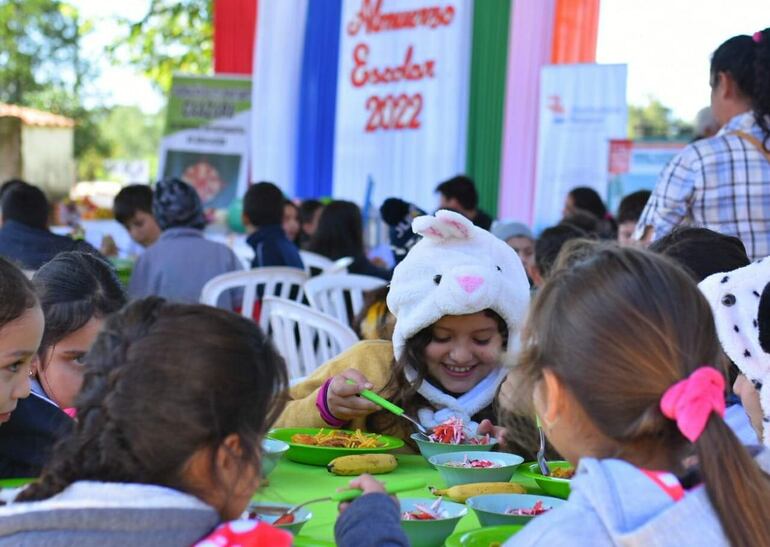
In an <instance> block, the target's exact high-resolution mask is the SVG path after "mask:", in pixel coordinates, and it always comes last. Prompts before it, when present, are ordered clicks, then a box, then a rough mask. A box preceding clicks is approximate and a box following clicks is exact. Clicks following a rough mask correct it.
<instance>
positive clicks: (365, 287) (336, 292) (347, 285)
mask: <svg viewBox="0 0 770 547" xmlns="http://www.w3.org/2000/svg"><path fill="white" fill-rule="evenodd" d="M385 285H387V281H384V280H382V279H380V278H379V277H372V276H368V275H357V274H339V275H319V276H318V277H314V278H312V279H308V281H307V283H305V296H307V300H308V302H310V305H311V306H312V307H313V308H315V309H317V310H318V311H320V312H323V313H325V314H327V315H330V316H332V317H334V318H335V319H337V320H339V321H341V322H343V323H345V324H346V325H351V324H352V322H353V319H354V318H355V316H356V315H358V314H359V313H361V310H362V309H363V307H364V293H365V292H367V291H373V290H375V289H379V288H380V287H384V286H385ZM346 296H347V298H349V300H348V299H346ZM348 302H349V305H350V308H351V309H350V310H348Z"/></svg>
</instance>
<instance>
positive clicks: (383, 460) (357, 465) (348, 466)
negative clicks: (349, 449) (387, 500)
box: [326, 454, 398, 476]
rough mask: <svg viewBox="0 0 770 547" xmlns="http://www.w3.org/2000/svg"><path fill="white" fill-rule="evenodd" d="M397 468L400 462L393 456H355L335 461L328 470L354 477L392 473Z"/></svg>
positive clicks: (343, 457) (328, 466)
mask: <svg viewBox="0 0 770 547" xmlns="http://www.w3.org/2000/svg"><path fill="white" fill-rule="evenodd" d="M396 467H398V462H397V461H396V458H395V457H393V455H391V454H354V455H352V456H340V457H339V458H335V459H333V460H332V461H331V462H329V465H327V466H326V469H328V470H329V472H330V473H334V474H335V475H344V476H352V475H360V474H362V473H369V474H370V475H379V474H382V473H390V472H391V471H393V470H394V469H395V468H396Z"/></svg>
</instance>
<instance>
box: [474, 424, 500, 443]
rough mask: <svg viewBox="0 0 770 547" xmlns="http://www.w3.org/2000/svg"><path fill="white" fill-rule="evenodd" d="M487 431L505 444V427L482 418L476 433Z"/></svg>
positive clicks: (485, 432)
mask: <svg viewBox="0 0 770 547" xmlns="http://www.w3.org/2000/svg"><path fill="white" fill-rule="evenodd" d="M487 433H489V435H490V436H492V437H494V438H495V439H497V442H498V443H500V444H503V437H504V436H505V428H504V427H500V426H498V425H494V424H492V422H491V421H489V420H482V421H481V423H480V424H479V428H478V429H477V430H476V434H477V435H486V434H487Z"/></svg>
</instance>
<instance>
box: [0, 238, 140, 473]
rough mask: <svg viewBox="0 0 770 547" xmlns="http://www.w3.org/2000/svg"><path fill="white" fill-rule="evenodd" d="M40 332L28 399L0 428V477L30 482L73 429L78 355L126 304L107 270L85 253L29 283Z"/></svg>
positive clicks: (57, 262) (55, 263)
mask: <svg viewBox="0 0 770 547" xmlns="http://www.w3.org/2000/svg"><path fill="white" fill-rule="evenodd" d="M33 283H34V285H35V290H36V291H37V293H38V295H39V298H40V305H41V306H42V309H43V314H44V316H45V331H44V334H43V339H42V342H41V344H40V348H39V350H38V352H37V358H36V359H34V361H33V362H32V378H31V383H32V396H31V397H29V398H28V399H25V400H24V401H22V402H20V403H19V406H18V409H17V411H16V412H15V413H14V414H13V416H12V417H11V420H10V421H9V422H8V423H7V424H6V427H3V428H2V429H0V477H3V478H9V477H34V476H37V474H38V473H39V472H40V469H41V467H42V466H43V464H44V463H45V462H46V461H47V459H48V457H49V456H50V454H51V448H52V446H53V444H54V442H55V441H56V440H57V439H58V438H59V437H60V436H61V435H63V434H65V433H68V432H69V431H70V430H71V428H72V423H71V422H72V420H71V418H70V416H68V414H67V413H65V410H67V409H69V408H71V407H73V406H74V404H75V397H76V396H77V394H78V392H79V391H80V387H81V385H82V382H83V364H82V359H83V356H84V355H85V354H86V353H87V352H88V350H89V349H90V348H91V345H92V344H93V342H94V340H95V339H96V335H97V334H98V333H99V331H100V330H101V328H102V325H103V323H104V320H105V318H106V317H107V316H108V315H109V314H111V313H113V312H115V311H117V310H119V309H120V308H121V307H123V305H124V304H125V301H126V299H125V294H124V293H123V288H122V286H121V285H120V281H118V278H117V276H116V275H115V272H114V271H113V270H112V268H111V266H110V265H109V264H108V263H107V262H105V261H104V260H102V259H100V258H98V257H96V256H94V255H90V254H87V253H78V252H70V253H62V254H60V255H58V256H57V257H56V258H54V259H53V260H52V261H50V262H49V263H48V264H46V265H45V266H43V267H42V268H40V270H38V271H37V273H36V274H35V277H34V278H33Z"/></svg>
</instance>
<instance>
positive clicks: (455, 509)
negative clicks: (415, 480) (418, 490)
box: [398, 498, 468, 547]
mask: <svg viewBox="0 0 770 547" xmlns="http://www.w3.org/2000/svg"><path fill="white" fill-rule="evenodd" d="M398 501H399V504H400V505H401V513H404V512H405V511H412V510H414V508H415V505H427V506H430V505H431V504H432V503H434V502H435V501H436V498H431V499H428V498H403V499H400V500H398ZM440 510H442V511H446V512H447V513H448V514H449V516H448V517H447V518H444V519H440V520H402V521H401V528H403V529H404V533H405V534H406V536H407V537H408V538H409V544H410V545H411V546H412V547H440V546H441V545H444V540H445V539H446V538H447V537H448V536H449V535H450V534H451V533H452V532H454V529H455V527H456V526H457V523H458V522H460V519H461V518H463V517H464V516H465V515H467V514H468V508H467V507H465V506H464V505H463V504H461V503H454V502H451V501H446V500H442V501H441V508H440Z"/></svg>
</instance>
